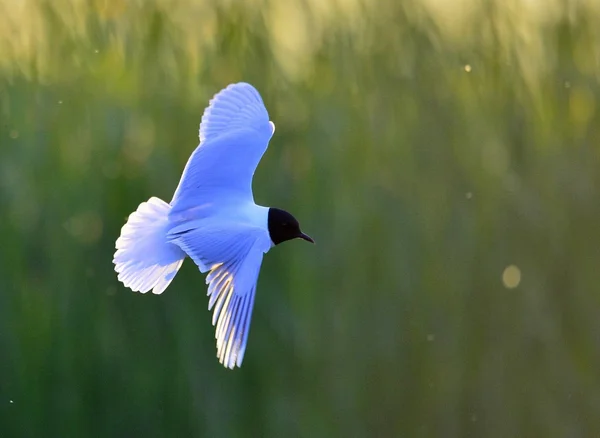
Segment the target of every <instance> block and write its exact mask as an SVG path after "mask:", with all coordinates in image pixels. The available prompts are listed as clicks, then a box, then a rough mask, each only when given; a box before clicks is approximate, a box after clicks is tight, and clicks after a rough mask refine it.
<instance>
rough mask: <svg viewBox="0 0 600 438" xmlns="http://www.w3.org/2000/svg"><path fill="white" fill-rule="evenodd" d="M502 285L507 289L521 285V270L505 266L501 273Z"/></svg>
mask: <svg viewBox="0 0 600 438" xmlns="http://www.w3.org/2000/svg"><path fill="white" fill-rule="evenodd" d="M502 283H503V284H504V287H506V288H507V289H514V288H516V287H517V286H518V285H519V283H521V270H520V269H519V268H518V267H517V266H515V265H510V266H507V267H506V268H505V269H504V272H503V273H502Z"/></svg>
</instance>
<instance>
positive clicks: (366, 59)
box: [0, 0, 600, 438]
mask: <svg viewBox="0 0 600 438" xmlns="http://www.w3.org/2000/svg"><path fill="white" fill-rule="evenodd" d="M16 3H19V4H20V5H23V4H24V5H26V6H25V8H26V10H25V12H23V13H21V14H19V13H17V12H14V10H13V9H12V8H13V6H14V4H13V3H12V2H9V1H8V0H7V1H3V2H0V29H1V30H0V43H1V44H0V436H1V437H86V436H99V437H100V436H101V437H138V436H139V437H145V438H150V437H188V436H198V437H199V436H209V437H238V436H239V437H242V436H243V437H245V436H255V437H268V436H273V437H288V436H289V437H294V436H302V437H334V436H352V437H353V436H356V437H363V436H377V437H387V436H390V437H392V436H393V437H400V436H401V437H593V436H600V415H599V414H598V413H599V412H600V286H599V284H600V112H599V111H598V100H599V98H600V85H599V84H600V83H599V81H600V33H599V27H598V23H599V22H600V12H599V10H598V7H597V6H594V5H595V3H594V2H593V1H590V2H564V4H563V3H562V2H560V1H548V5H547V9H546V8H541V9H540V10H534V9H532V8H531V7H529V8H524V6H522V5H521V3H523V4H525V3H527V4H535V3H536V2H506V3H505V2H502V1H497V2H495V1H485V2H478V1H465V2H460V3H461V4H468V5H471V6H469V7H470V8H472V11H471V12H472V15H468V14H464V15H466V16H467V18H466V19H465V21H464V22H462V24H460V26H458V25H456V20H455V17H454V15H453V14H450V15H448V14H449V12H445V13H438V14H436V13H435V8H434V9H431V10H430V9H425V8H424V7H422V5H421V3H420V2H418V1H391V0H389V1H381V2H373V3H371V2H367V1H365V2H353V1H346V2H340V3H339V4H340V5H341V6H339V9H335V10H334V9H329V8H325V9H327V10H325V9H322V8H320V7H316V6H315V5H317V4H319V3H318V2H307V3H303V2H300V3H298V4H297V5H296V7H295V8H293V9H290V10H289V11H287V12H286V10H283V11H282V9H281V8H282V7H283V6H282V5H283V4H285V5H288V4H291V3H288V2H282V3H276V2H260V1H253V2H247V3H242V2H222V3H215V4H218V5H221V4H222V5H226V4H227V5H229V6H211V5H210V4H204V5H200V6H198V4H197V3H196V2H191V1H189V2H188V1H185V0H178V1H172V2H164V1H157V0H155V1H147V2H134V1H132V2H131V3H127V2H124V1H117V0H111V1H102V0H97V1H90V2H68V1H61V2H57V3H52V2H41V1H40V2H15V4H16ZM188 3H189V4H188ZM428 3H434V2H431V1H430V2H428ZM440 3H443V2H440ZM509 3H510V4H509ZM242 4H243V5H245V6H242ZM307 5H313V8H312V9H311V8H309V7H308V6H307ZM352 5H354V6H352ZM510 5H513V6H510ZM514 5H517V6H514ZM518 5H521V6H518ZM577 5H580V6H577ZM586 5H587V6H586ZM286 7H287V6H286ZM465 7H466V6H465ZM520 7H522V8H523V9H520ZM332 8H333V7H332ZM446 9H448V11H450V12H451V11H452V8H446ZM9 10H10V11H13V12H12V13H10V14H9V12H10V11H9ZM332 11H333V12H332ZM432 11H433V12H432ZM542 11H545V12H544V15H543V16H542ZM548 11H551V12H548ZM455 12H456V11H455ZM293 14H301V15H293ZM456 14H457V15H460V14H459V13H458V12H456ZM2 17H4V18H2ZM11 17H12V18H11ZM15 17H16V18H15ZM11 20H12V21H11ZM281 20H284V21H283V22H281ZM285 20H287V21H285ZM453 25H455V27H452V26H453ZM456 26H458V27H456ZM277 29H279V30H278V31H276V30H277ZM11 32H12V33H11ZM242 80H243V81H246V82H250V83H252V84H253V85H255V86H256V87H257V89H258V90H259V91H260V92H261V94H262V96H263V99H264V101H265V103H266V105H267V108H268V110H269V113H270V117H271V119H272V120H273V121H274V122H275V124H276V126H277V130H276V133H275V136H274V137H273V139H272V141H271V145H270V148H269V150H268V152H267V154H266V155H265V157H264V159H263V161H262V162H261V164H260V166H259V168H258V171H257V174H256V176H255V181H254V192H255V198H256V200H257V202H258V203H260V204H263V205H274V206H278V207H281V208H285V209H286V210H289V211H291V212H293V213H294V215H295V216H296V217H298V218H299V219H300V222H301V223H302V227H303V229H304V230H305V231H306V232H307V233H308V234H310V235H311V236H313V237H314V238H315V239H316V241H317V245H316V246H312V245H308V244H306V243H304V242H301V241H293V242H290V243H286V244H284V245H282V246H281V247H277V248H275V249H274V250H273V251H271V252H270V253H269V254H268V255H267V256H266V257H265V261H264V264H263V267H262V271H261V276H260V279H259V286H258V295H257V299H256V303H255V309H254V315H253V324H252V329H251V332H250V339H249V345H248V350H247V351H246V356H245V360H244V364H243V366H242V368H241V369H236V370H235V371H229V370H226V369H224V368H223V367H222V366H221V365H220V364H219V363H218V360H217V358H216V357H215V352H216V348H215V342H214V328H213V327H212V326H211V322H210V320H211V315H210V313H209V312H208V311H207V299H206V296H205V293H206V287H205V285H204V277H203V276H202V275H201V274H200V273H199V272H198V270H197V268H196V267H195V266H194V264H193V263H191V262H190V261H189V260H187V261H186V262H185V263H184V266H183V268H182V270H181V271H180V273H179V274H178V276H177V277H176V279H175V280H174V282H173V283H172V284H171V286H170V287H169V288H168V289H167V291H166V292H165V293H164V294H163V295H161V296H153V295H151V294H149V295H145V296H143V295H140V294H136V293H133V292H131V291H129V290H128V289H125V288H124V287H123V286H122V285H121V284H120V283H119V282H118V281H117V278H116V275H115V273H114V272H113V266H112V263H111V260H112V255H113V253H114V242H115V240H116V238H117V237H118V235H119V230H120V227H121V226H122V225H123V224H124V222H125V220H126V217H127V216H128V215H129V213H131V212H132V211H133V210H135V209H136V207H137V206H138V204H139V203H141V202H142V201H145V200H147V199H148V198H149V197H151V196H158V197H160V198H162V199H164V200H167V201H168V200H170V198H171V196H172V193H173V191H174V189H175V187H176V185H177V183H178V179H179V175H180V173H181V171H182V169H183V167H184V165H185V162H186V160H187V157H188V156H189V154H190V153H191V152H192V151H193V149H194V148H195V147H196V145H197V143H198V123H199V121H200V116H201V114H202V111H203V110H204V107H205V106H206V104H207V102H208V100H209V99H210V97H211V96H212V95H213V94H214V93H216V92H217V91H219V90H220V89H221V88H223V87H224V86H226V85H227V84H228V83H230V82H234V81H242ZM511 265H514V266H516V267H517V269H518V270H519V272H520V274H521V277H520V282H518V281H517V279H516V278H515V276H514V274H515V272H516V269H515V268H509V269H508V270H507V271H506V272H505V269H506V268H507V267H509V266H511ZM503 273H504V274H505V275H504V280H505V281H507V282H508V283H511V282H512V283H513V285H514V284H516V283H517V282H518V285H517V286H516V287H515V288H509V287H506V286H507V285H506V284H504V282H503Z"/></svg>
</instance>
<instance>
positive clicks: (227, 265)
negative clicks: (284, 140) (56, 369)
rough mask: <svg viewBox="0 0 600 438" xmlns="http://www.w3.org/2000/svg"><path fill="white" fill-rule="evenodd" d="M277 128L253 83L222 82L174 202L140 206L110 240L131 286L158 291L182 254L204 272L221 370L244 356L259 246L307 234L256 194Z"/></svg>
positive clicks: (262, 250) (262, 249)
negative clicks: (223, 86)
mask: <svg viewBox="0 0 600 438" xmlns="http://www.w3.org/2000/svg"><path fill="white" fill-rule="evenodd" d="M274 131H275V125H274V124H273V123H272V122H270V121H269V117H268V113H267V110H266V108H265V107H264V104H263V102H262V99H261V97H260V95H259V94H258V92H257V91H256V89H254V87H252V86H251V85H249V84H245V83H238V84H232V85H230V86H228V87H227V88H226V89H224V90H222V91H221V92H220V93H218V94H217V95H216V96H215V97H214V98H213V99H212V100H211V102H210V105H209V107H208V108H207V109H206V110H205V112H204V115H203V116H202V122H201V124H200V145H199V146H198V147H197V148H196V150H195V151H194V152H193V153H192V155H191V156H190V158H189V160H188V162H187V164H186V166H185V169H184V171H183V174H182V176H181V180H180V182H179V185H178V187H177V189H176V191H175V194H174V196H173V199H172V200H171V203H170V204H167V203H166V202H164V201H161V200H160V199H158V198H154V197H153V198H150V200H148V201H147V202H143V203H142V204H140V206H139V207H138V209H137V210H136V211H135V212H134V213H132V214H131V215H130V216H129V219H128V221H127V223H126V224H125V225H124V226H123V228H122V230H121V236H120V237H119V239H117V242H116V248H117V251H116V252H115V255H114V259H113V262H114V264H115V270H116V271H117V273H118V278H119V280H120V281H121V282H123V284H124V285H125V286H127V287H129V288H131V289H132V290H134V291H139V292H142V293H145V292H148V291H149V290H152V292H153V293H155V294H160V293H162V292H163V291H164V290H165V289H166V288H167V286H168V285H169V284H170V283H171V281H172V280H173V278H174V277H175V275H176V274H177V271H178V270H179V268H180V267H181V264H182V263H183V260H184V259H185V257H186V256H188V257H190V258H191V259H192V260H193V261H194V262H195V263H196V264H197V265H198V267H199V269H200V271H201V272H203V273H204V272H208V275H207V278H206V283H207V284H208V295H209V309H211V308H213V306H214V313H213V324H216V326H217V327H216V339H217V356H218V357H219V360H220V362H221V363H223V364H224V365H225V366H226V367H228V368H233V367H234V366H236V365H237V366H240V365H241V363H242V360H243V357H244V352H245V349H246V343H247V339H248V330H249V327H250V318H251V314H252V307H253V305H254V297H255V291H256V282H257V279H258V273H259V270H260V265H261V262H262V257H263V254H265V253H266V252H267V251H269V249H270V248H271V247H273V246H274V245H277V244H279V243H281V242H284V241H286V240H290V239H293V238H302V239H305V240H308V241H311V242H312V239H311V238H310V237H308V236H307V235H305V234H303V233H302V232H301V231H300V228H299V225H298V221H296V219H295V218H294V217H293V216H292V215H291V214H289V213H287V212H285V211H283V210H279V209H276V208H269V207H262V206H259V205H256V204H255V202H254V196H253V194H252V177H253V175H254V171H255V169H256V167H257V166H258V163H259V162H260V159H261V158H262V156H263V154H264V153H265V151H266V149H267V146H268V144H269V140H270V139H271V136H272V135H273V133H274Z"/></svg>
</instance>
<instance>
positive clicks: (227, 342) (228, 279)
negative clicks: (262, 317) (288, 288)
mask: <svg viewBox="0 0 600 438" xmlns="http://www.w3.org/2000/svg"><path fill="white" fill-rule="evenodd" d="M186 228H188V226H186V225H182V226H179V227H175V228H174V229H173V230H172V231H171V232H170V233H169V235H168V238H169V239H170V241H171V242H172V243H175V244H177V245H179V247H180V248H181V249H183V250H184V251H185V252H186V253H187V254H188V255H189V256H190V257H191V258H192V260H194V262H196V264H197V265H198V267H199V268H200V271H201V272H207V271H210V272H209V274H208V275H207V277H206V283H207V284H208V293H207V295H208V296H209V303H208V309H209V310H211V309H212V308H213V307H214V311H213V319H212V323H213V325H215V324H216V332H215V338H216V340H217V356H218V358H219V362H221V363H222V364H223V365H224V366H226V367H227V368H232V369H233V368H234V367H235V366H236V365H237V366H238V367H239V366H241V364H242V360H243V359H244V352H245V351H246V343H247V341H248V332H249V329H250V319H251V317H252V308H253V306H254V296H255V292H256V282H257V280H258V273H259V271H260V265H261V263H262V258H263V254H264V253H265V252H267V251H268V250H269V248H270V247H271V241H270V237H269V235H268V232H266V231H265V230H262V229H260V228H254V227H250V226H245V227H244V226H239V225H237V224H236V225H234V226H227V225H226V224H212V225H203V226H202V227H200V228H194V229H186Z"/></svg>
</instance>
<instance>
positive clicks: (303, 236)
mask: <svg viewBox="0 0 600 438" xmlns="http://www.w3.org/2000/svg"><path fill="white" fill-rule="evenodd" d="M298 237H299V238H300V239H304V240H306V241H307V242H310V243H315V241H314V240H313V238H312V237H310V236H309V235H308V234H304V233H302V232H300V235H299V236H298Z"/></svg>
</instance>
